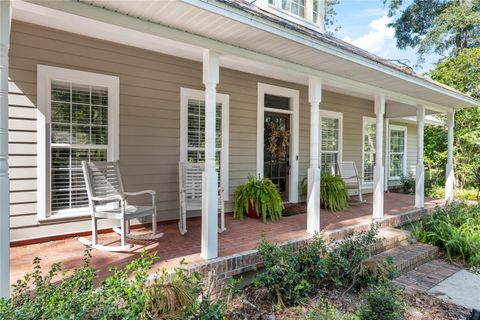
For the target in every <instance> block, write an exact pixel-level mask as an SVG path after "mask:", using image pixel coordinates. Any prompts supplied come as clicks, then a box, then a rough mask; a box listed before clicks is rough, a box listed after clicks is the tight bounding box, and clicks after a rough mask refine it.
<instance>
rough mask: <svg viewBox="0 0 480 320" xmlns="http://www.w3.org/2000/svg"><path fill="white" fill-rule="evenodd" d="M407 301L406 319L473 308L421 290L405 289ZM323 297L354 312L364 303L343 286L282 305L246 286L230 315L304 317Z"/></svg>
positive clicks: (236, 319) (450, 315) (433, 318)
mask: <svg viewBox="0 0 480 320" xmlns="http://www.w3.org/2000/svg"><path fill="white" fill-rule="evenodd" d="M402 296H403V301H404V302H405V304H406V305H407V312H406V317H405V319H406V320H458V319H465V318H466V317H467V316H468V314H469V313H470V311H469V310H468V309H466V308H463V307H460V306H457V305H455V304H452V303H448V302H445V301H442V300H440V299H437V298H435V297H434V296H431V295H428V294H426V293H420V292H415V293H412V292H409V293H407V292H403V293H402ZM319 298H322V299H326V300H328V301H331V302H332V303H333V304H335V306H336V307H337V308H338V310H340V311H342V312H345V313H353V312H355V311H356V310H358V308H359V307H360V305H361V302H362V298H361V294H360V293H358V292H353V291H352V292H347V293H345V294H344V293H343V290H338V289H333V290H332V289H324V290H322V291H320V292H319V294H318V296H317V297H316V298H313V299H311V300H310V301H309V302H307V303H305V304H303V305H301V306H297V307H291V308H279V307H278V306H276V305H274V304H273V303H272V302H271V300H270V299H269V296H268V294H267V292H266V291H265V290H263V289H262V290H257V289H255V288H254V287H252V286H249V287H247V288H245V290H244V292H243V294H242V295H241V296H240V297H238V298H235V299H234V300H233V301H232V303H231V304H230V308H229V309H230V310H229V314H228V319H232V320H247V319H251V320H277V319H278V320H280V319H284V320H287V319H292V320H293V319H304V316H305V314H306V313H307V312H308V310H309V309H312V308H314V307H315V306H316V304H317V301H318V299H319Z"/></svg>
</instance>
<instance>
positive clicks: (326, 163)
mask: <svg viewBox="0 0 480 320" xmlns="http://www.w3.org/2000/svg"><path fill="white" fill-rule="evenodd" d="M342 122H343V115H342V113H339V112H333V111H326V110H321V111H320V123H321V128H320V129H321V130H320V152H321V159H320V169H321V170H322V172H328V173H332V174H336V173H337V161H339V160H341V159H342V157H341V152H342V149H341V148H342Z"/></svg>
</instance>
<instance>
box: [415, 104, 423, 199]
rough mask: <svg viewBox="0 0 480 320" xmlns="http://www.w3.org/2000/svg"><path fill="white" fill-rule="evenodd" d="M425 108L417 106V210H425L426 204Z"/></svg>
mask: <svg viewBox="0 0 480 320" xmlns="http://www.w3.org/2000/svg"><path fill="white" fill-rule="evenodd" d="M424 127H425V106H423V105H418V106H417V130H418V132H417V136H418V137H417V138H418V140H417V168H416V170H415V180H416V183H415V208H423V207H424V202H425V166H424V165H423V136H424Z"/></svg>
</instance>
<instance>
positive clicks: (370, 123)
mask: <svg viewBox="0 0 480 320" xmlns="http://www.w3.org/2000/svg"><path fill="white" fill-rule="evenodd" d="M375 132H376V124H375V119H370V118H364V119H363V176H364V177H365V179H364V182H366V183H370V182H372V181H373V169H374V167H375V143H376V134H375Z"/></svg>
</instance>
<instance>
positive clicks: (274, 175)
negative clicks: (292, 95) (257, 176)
mask: <svg viewBox="0 0 480 320" xmlns="http://www.w3.org/2000/svg"><path fill="white" fill-rule="evenodd" d="M263 141H264V152H263V161H264V165H263V168H264V169H263V170H264V171H263V173H264V176H265V177H266V178H270V179H271V180H272V181H273V183H274V184H275V185H277V187H278V190H279V191H280V193H281V195H282V199H283V200H284V201H287V200H288V198H289V195H288V185H289V171H290V162H289V160H290V115H289V114H282V113H272V112H266V113H265V125H264V140H263Z"/></svg>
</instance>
